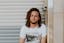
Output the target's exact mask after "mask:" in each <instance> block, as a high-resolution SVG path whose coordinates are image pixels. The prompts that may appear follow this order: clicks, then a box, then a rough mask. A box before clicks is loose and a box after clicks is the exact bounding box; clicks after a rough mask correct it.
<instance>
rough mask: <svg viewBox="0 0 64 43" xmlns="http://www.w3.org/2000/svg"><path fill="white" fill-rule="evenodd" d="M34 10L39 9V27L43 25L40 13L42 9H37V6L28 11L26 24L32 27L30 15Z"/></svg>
mask: <svg viewBox="0 0 64 43" xmlns="http://www.w3.org/2000/svg"><path fill="white" fill-rule="evenodd" d="M32 11H37V12H38V13H39V18H40V19H39V20H38V25H39V27H40V26H41V14H40V11H39V10H38V9H37V8H31V9H30V10H29V11H28V12H27V16H26V20H27V21H26V26H27V27H30V16H31V13H32Z"/></svg>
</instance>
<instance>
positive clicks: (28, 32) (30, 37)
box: [20, 24, 47, 43]
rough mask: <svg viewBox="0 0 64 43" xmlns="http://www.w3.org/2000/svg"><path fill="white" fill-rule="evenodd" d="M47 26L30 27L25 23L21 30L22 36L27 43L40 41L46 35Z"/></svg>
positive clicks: (38, 42)
mask: <svg viewBox="0 0 64 43" xmlns="http://www.w3.org/2000/svg"><path fill="white" fill-rule="evenodd" d="M46 30H47V29H46V26H45V25H44V24H42V25H41V27H35V28H29V27H26V26H25V25H24V26H22V28H21V30H20V37H21V38H25V43H40V40H41V38H42V37H45V36H46Z"/></svg>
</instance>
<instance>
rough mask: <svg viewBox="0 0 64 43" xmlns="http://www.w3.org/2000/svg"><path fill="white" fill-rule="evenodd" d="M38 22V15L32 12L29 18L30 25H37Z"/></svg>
mask: <svg viewBox="0 0 64 43" xmlns="http://www.w3.org/2000/svg"><path fill="white" fill-rule="evenodd" d="M38 20H39V13H38V12H37V11H32V13H31V16H30V23H33V24H35V23H38Z"/></svg>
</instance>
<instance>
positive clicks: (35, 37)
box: [26, 34, 40, 42]
mask: <svg viewBox="0 0 64 43" xmlns="http://www.w3.org/2000/svg"><path fill="white" fill-rule="evenodd" d="M39 38H40V37H38V36H35V35H28V34H26V42H32V41H35V40H39Z"/></svg>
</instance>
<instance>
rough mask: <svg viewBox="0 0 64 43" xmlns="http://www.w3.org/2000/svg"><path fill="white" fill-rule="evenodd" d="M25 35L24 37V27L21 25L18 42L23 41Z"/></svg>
mask: <svg viewBox="0 0 64 43" xmlns="http://www.w3.org/2000/svg"><path fill="white" fill-rule="evenodd" d="M25 37H26V33H25V29H24V27H22V28H21V30H20V38H19V43H25Z"/></svg>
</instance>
